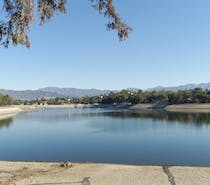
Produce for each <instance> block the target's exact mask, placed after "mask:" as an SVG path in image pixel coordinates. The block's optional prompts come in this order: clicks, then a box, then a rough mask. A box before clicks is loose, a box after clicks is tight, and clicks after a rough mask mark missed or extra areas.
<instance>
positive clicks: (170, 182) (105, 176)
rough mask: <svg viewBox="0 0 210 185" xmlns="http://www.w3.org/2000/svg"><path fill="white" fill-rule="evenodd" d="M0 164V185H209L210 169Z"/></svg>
mask: <svg viewBox="0 0 210 185" xmlns="http://www.w3.org/2000/svg"><path fill="white" fill-rule="evenodd" d="M72 165H73V166H72V167H61V165H60V163H32V162H29V163H26V162H0V185H10V184H11V185H62V184H64V185H210V168H202V167H201V168H200V167H167V166H130V165H112V164H92V163H87V164H86V163H85V164H84V163H82V164H78V163H77V164H72Z"/></svg>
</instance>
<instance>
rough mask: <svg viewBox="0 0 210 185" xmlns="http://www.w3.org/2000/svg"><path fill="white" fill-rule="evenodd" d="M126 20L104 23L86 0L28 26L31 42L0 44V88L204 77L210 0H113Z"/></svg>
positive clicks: (209, 57) (166, 82)
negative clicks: (125, 29) (119, 25)
mask: <svg viewBox="0 0 210 185" xmlns="http://www.w3.org/2000/svg"><path fill="white" fill-rule="evenodd" d="M114 3H115V5H116V9H117V11H118V12H119V13H120V15H121V17H122V18H123V20H125V21H126V22H127V23H128V24H129V25H130V26H131V27H132V28H133V32H132V33H131V35H130V36H129V38H128V39H127V40H126V41H123V42H119V40H118V38H117V34H116V32H108V31H106V28H105V24H106V23H107V20H106V19H105V18H104V17H103V16H102V15H99V14H98V13H97V12H96V11H95V10H93V8H92V7H91V6H90V2H89V1H88V0H73V1H72V0H69V2H68V8H67V14H65V15H61V14H59V15H56V16H55V17H53V19H52V20H51V21H49V22H47V23H46V24H45V25H43V26H39V25H38V21H35V22H34V23H33V25H32V27H31V32H30V38H31V48H30V49H27V48H25V47H23V46H17V47H13V46H10V47H9V48H8V49H5V48H3V47H0V88H5V89H14V90H23V89H38V88H42V87H46V86H58V87H75V88H98V89H124V88H141V89H146V88H149V87H154V86H158V85H162V86H176V85H182V84H187V83H205V82H210V11H209V8H210V1H209V0H158V1H157V0H132V1H128V0H126V1H125V0H115V1H114Z"/></svg>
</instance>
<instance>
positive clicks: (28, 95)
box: [0, 83, 210, 100]
mask: <svg viewBox="0 0 210 185" xmlns="http://www.w3.org/2000/svg"><path fill="white" fill-rule="evenodd" d="M198 87H199V88H202V89H210V83H201V84H186V85H180V86H173V87H163V86H158V87H154V88H149V89H146V91H178V90H190V89H195V88H198ZM127 90H130V91H138V88H128V89H127ZM110 92H117V91H116V90H100V89H79V88H59V87H45V88H41V89H37V90H23V91H14V90H7V89H0V93H2V94H5V95H9V96H11V97H13V98H14V99H20V100H32V99H40V98H56V97H70V98H78V97H84V96H98V95H104V94H108V93H110Z"/></svg>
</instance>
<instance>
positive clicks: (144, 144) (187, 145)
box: [0, 109, 210, 166]
mask: <svg viewBox="0 0 210 185" xmlns="http://www.w3.org/2000/svg"><path fill="white" fill-rule="evenodd" d="M0 160H32V161H66V160H69V161H74V162H78V161H79V162H106V163H126V164H156V165H158V164H159V165H163V164H167V165H198V166H210V114H177V113H170V114H169V113H168V114H167V113H139V112H133V111H126V110H122V111H119V110H118V111H114V110H103V109H41V110H39V111H35V112H29V113H24V114H20V115H17V116H16V117H14V118H10V119H6V120H1V121H0Z"/></svg>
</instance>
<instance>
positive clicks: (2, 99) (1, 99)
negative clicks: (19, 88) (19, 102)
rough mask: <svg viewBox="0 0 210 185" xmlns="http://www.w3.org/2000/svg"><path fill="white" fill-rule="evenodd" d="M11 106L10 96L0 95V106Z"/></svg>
mask: <svg viewBox="0 0 210 185" xmlns="http://www.w3.org/2000/svg"><path fill="white" fill-rule="evenodd" d="M12 104H13V100H12V98H11V97H10V96H8V95H3V94H0V106H7V105H12Z"/></svg>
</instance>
